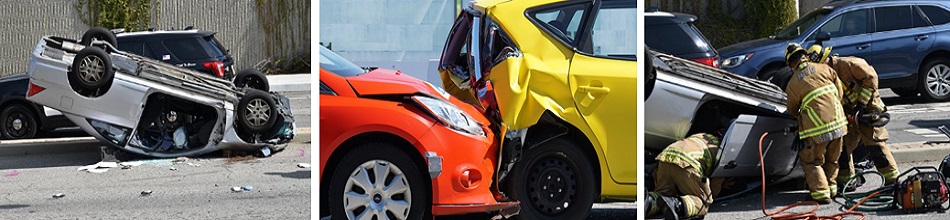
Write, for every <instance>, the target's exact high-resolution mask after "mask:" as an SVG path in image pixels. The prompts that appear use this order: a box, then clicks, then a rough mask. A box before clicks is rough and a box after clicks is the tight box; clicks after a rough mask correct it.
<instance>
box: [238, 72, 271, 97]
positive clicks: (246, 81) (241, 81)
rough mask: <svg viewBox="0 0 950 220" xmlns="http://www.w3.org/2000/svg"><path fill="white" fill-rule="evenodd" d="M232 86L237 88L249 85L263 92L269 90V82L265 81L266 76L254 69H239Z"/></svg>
mask: <svg viewBox="0 0 950 220" xmlns="http://www.w3.org/2000/svg"><path fill="white" fill-rule="evenodd" d="M234 86H236V87H238V88H243V87H250V88H253V89H257V90H261V91H265V92H269V91H270V84H269V83H268V82H267V77H266V76H264V74H263V73H261V71H258V70H256V69H246V70H241V72H239V73H238V74H237V75H236V76H235V77H234Z"/></svg>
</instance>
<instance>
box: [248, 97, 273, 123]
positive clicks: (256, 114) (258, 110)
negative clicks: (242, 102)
mask: <svg viewBox="0 0 950 220" xmlns="http://www.w3.org/2000/svg"><path fill="white" fill-rule="evenodd" d="M246 108H247V113H246V114H245V115H244V116H245V117H244V118H246V119H247V122H248V124H250V125H251V126H254V127H263V126H264V124H267V120H269V119H270V106H268V105H267V102H265V101H264V100H263V99H259V98H257V99H253V100H251V101H250V102H248V104H247V107H246Z"/></svg>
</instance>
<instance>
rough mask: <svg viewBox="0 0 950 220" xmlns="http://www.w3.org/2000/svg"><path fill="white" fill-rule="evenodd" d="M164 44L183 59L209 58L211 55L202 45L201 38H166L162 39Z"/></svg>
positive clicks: (173, 53) (174, 54)
mask: <svg viewBox="0 0 950 220" xmlns="http://www.w3.org/2000/svg"><path fill="white" fill-rule="evenodd" d="M162 44H164V45H165V48H168V51H171V53H172V55H173V56H175V57H178V59H181V60H197V59H207V58H209V56H211V55H210V54H209V53H208V51H206V50H205V47H204V46H202V42H201V41H199V38H193V37H188V38H175V39H165V40H162ZM219 52H220V51H219ZM214 57H218V56H214Z"/></svg>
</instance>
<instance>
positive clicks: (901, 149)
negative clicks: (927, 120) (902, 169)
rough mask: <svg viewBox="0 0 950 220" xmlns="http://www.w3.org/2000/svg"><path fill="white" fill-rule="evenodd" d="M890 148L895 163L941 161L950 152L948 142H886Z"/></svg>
mask: <svg viewBox="0 0 950 220" xmlns="http://www.w3.org/2000/svg"><path fill="white" fill-rule="evenodd" d="M888 147H890V148H891V154H893V155H894V160H896V161H897V163H907V162H920V161H941V160H943V158H944V157H946V156H947V155H948V154H950V143H931V144H928V143H925V142H922V141H921V142H908V143H896V144H890V143H888Z"/></svg>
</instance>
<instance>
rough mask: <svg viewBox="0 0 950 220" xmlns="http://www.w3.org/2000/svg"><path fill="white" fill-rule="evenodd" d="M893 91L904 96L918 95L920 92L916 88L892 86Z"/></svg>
mask: <svg viewBox="0 0 950 220" xmlns="http://www.w3.org/2000/svg"><path fill="white" fill-rule="evenodd" d="M891 91H894V94H897V95H898V96H900V97H902V98H909V97H917V94H920V92H918V91H917V89H915V88H891Z"/></svg>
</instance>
